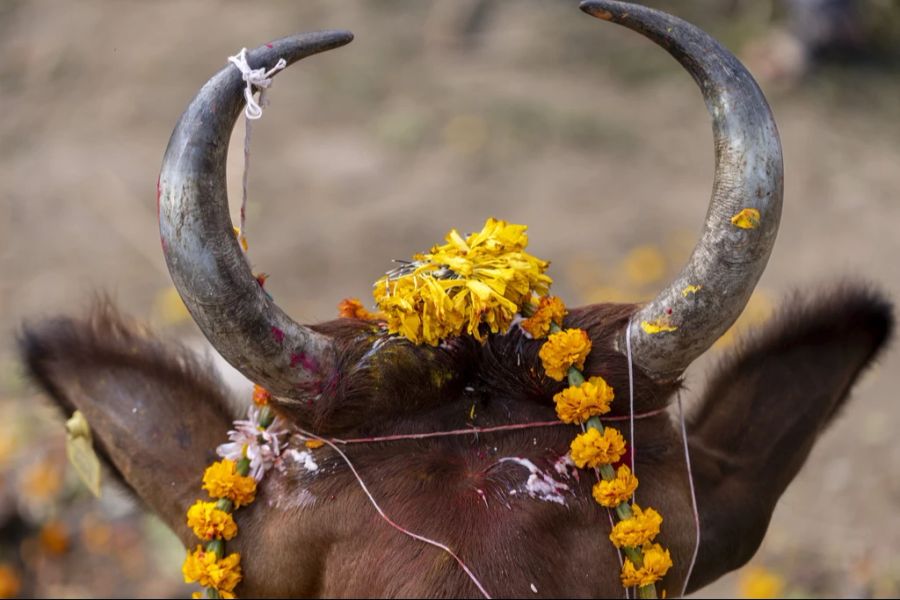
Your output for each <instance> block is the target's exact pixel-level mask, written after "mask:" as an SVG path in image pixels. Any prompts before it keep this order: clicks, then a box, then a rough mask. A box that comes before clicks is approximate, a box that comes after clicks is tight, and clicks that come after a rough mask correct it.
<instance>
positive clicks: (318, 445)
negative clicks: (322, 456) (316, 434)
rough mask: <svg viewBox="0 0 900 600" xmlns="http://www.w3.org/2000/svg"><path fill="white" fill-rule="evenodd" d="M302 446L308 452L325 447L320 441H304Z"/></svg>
mask: <svg viewBox="0 0 900 600" xmlns="http://www.w3.org/2000/svg"><path fill="white" fill-rule="evenodd" d="M303 445H304V446H306V447H307V448H309V449H310V450H315V449H316V448H321V447H322V446H324V445H325V442H323V441H322V440H306V441H305V442H303Z"/></svg>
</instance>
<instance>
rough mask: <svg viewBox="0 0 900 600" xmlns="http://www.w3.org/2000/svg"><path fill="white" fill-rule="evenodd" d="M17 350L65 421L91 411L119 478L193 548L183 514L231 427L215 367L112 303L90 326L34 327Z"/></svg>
mask: <svg viewBox="0 0 900 600" xmlns="http://www.w3.org/2000/svg"><path fill="white" fill-rule="evenodd" d="M19 347H20V352H21V355H22V358H23V361H24V363H25V365H26V369H27V371H28V373H29V375H30V376H31V378H32V379H33V380H34V381H35V382H37V384H38V385H39V386H40V387H41V388H43V390H44V391H46V392H47V394H48V395H49V396H50V397H51V398H52V399H53V400H54V401H55V402H56V404H58V405H59V406H60V408H62V410H63V411H64V413H65V414H66V416H69V415H70V414H71V413H72V412H74V411H75V410H79V411H81V412H82V413H83V415H84V416H85V418H86V420H87V422H88V424H89V425H90V427H91V430H92V434H93V441H94V447H95V449H96V450H97V452H98V454H99V455H100V456H101V458H102V459H104V460H105V462H107V464H108V465H109V466H111V467H112V470H113V471H114V473H116V474H117V475H118V476H120V477H121V478H122V479H123V480H124V481H125V483H126V484H127V485H128V486H129V487H131V488H132V489H133V490H134V492H135V493H136V494H137V495H138V496H139V497H140V498H141V499H142V500H143V501H144V502H145V503H146V504H147V505H148V506H149V508H150V509H152V510H153V511H155V512H156V513H157V514H158V515H160V517H162V519H163V520H164V521H165V522H166V523H167V524H168V525H169V526H170V527H171V528H172V529H173V530H174V531H175V532H176V533H177V534H178V535H179V537H181V538H182V540H184V541H189V540H190V539H191V537H190V532H189V530H188V529H187V526H186V524H185V520H184V512H185V510H186V508H187V507H188V506H189V505H190V504H191V503H192V502H193V501H194V500H196V498H198V497H199V495H200V494H201V491H200V482H201V479H202V475H203V471H204V468H205V467H206V466H207V465H208V464H209V463H210V462H212V461H213V460H215V448H216V445H217V444H218V443H219V442H221V441H222V439H223V435H224V434H225V432H226V431H227V430H228V428H229V426H230V425H231V422H232V415H231V414H230V410H229V409H228V403H227V400H226V397H225V395H224V393H223V392H222V389H221V387H220V385H219V384H218V383H217V382H216V381H215V380H214V379H213V377H212V376H211V375H210V374H209V372H208V370H205V369H203V368H201V366H200V365H199V364H198V363H197V361H196V359H195V358H194V357H193V356H192V355H191V354H190V353H189V352H188V351H186V350H185V349H183V348H179V347H177V346H172V345H163V344H162V343H161V342H160V341H159V340H157V339H155V338H153V337H151V335H150V334H149V333H148V332H147V331H146V330H145V329H144V328H142V327H140V326H138V325H136V324H134V323H130V322H128V321H126V320H125V319H123V318H122V317H121V316H120V315H118V314H117V312H116V311H115V309H114V308H113V307H112V306H111V305H110V304H109V303H108V302H100V303H98V305H97V307H96V308H95V309H94V310H93V311H92V313H91V314H90V316H89V317H88V318H87V319H85V320H73V319H67V318H61V319H56V320H50V321H45V322H43V323H41V324H40V325H38V326H34V327H26V328H25V329H24V331H23V333H22V335H21V337H20V340H19ZM60 431H61V432H62V427H60Z"/></svg>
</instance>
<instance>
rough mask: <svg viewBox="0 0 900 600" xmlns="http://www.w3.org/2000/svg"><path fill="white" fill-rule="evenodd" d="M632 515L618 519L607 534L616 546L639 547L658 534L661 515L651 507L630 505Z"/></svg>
mask: <svg viewBox="0 0 900 600" xmlns="http://www.w3.org/2000/svg"><path fill="white" fill-rule="evenodd" d="M631 512H632V517H631V518H630V519H625V520H624V521H619V522H618V523H616V526H615V527H613V529H612V531H611V532H610V534H609V540H610V541H611V542H612V543H613V545H614V546H615V547H616V548H622V547H623V546H630V547H631V548H640V547H641V546H643V545H644V544H649V543H650V542H652V541H653V538H655V537H656V536H657V534H659V526H660V525H662V521H663V518H662V515H660V514H659V513H658V512H656V511H655V510H653V509H652V508H649V507H648V508H645V509H644V510H641V507H640V506H638V505H637V504H632V505H631Z"/></svg>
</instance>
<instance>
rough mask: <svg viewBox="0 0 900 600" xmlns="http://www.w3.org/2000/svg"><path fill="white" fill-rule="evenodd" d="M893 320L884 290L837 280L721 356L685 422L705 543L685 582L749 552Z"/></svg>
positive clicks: (701, 581)
mask: <svg viewBox="0 0 900 600" xmlns="http://www.w3.org/2000/svg"><path fill="white" fill-rule="evenodd" d="M892 327H893V318H892V315H891V306H890V304H889V303H888V302H887V301H886V300H885V299H884V298H883V297H881V296H880V295H879V294H877V293H874V292H871V291H868V290H865V289H861V288H849V287H848V288H842V289H840V290H838V291H836V292H834V293H832V294H831V295H829V296H828V297H826V298H824V299H822V300H819V301H816V302H812V303H805V304H804V303H802V302H800V301H799V299H795V301H793V302H790V303H789V307H788V308H787V310H785V311H783V313H782V314H781V315H780V316H779V317H777V318H776V319H774V320H773V321H772V322H771V323H770V324H769V325H767V326H766V327H765V328H764V329H763V330H762V331H761V332H760V333H759V334H758V335H757V336H756V337H755V338H754V339H752V340H750V341H748V342H747V343H745V344H744V346H743V347H742V348H741V349H739V350H738V351H736V352H735V353H734V354H733V355H732V356H730V357H729V358H728V359H726V360H725V361H724V363H723V364H722V366H721V368H720V369H719V371H718V373H717V374H716V375H715V376H714V377H713V378H712V380H711V382H710V385H709V387H708V390H707V392H706V394H705V397H704V398H703V402H702V404H701V405H700V407H699V410H698V412H697V413H696V415H695V418H694V419H693V423H692V424H691V425H690V426H689V431H690V445H691V454H692V460H693V462H694V478H695V485H696V487H697V502H698V505H699V510H700V515H701V544H700V552H699V555H698V557H697V563H696V567H695V570H694V574H693V576H692V577H691V581H690V586H689V589H688V591H691V590H696V589H697V588H699V587H702V586H704V585H706V584H707V583H710V582H711V581H713V580H715V579H717V578H718V577H720V576H721V575H723V574H725V573H727V572H728V571H731V570H733V569H736V568H738V567H740V566H741V565H743V564H744V563H746V562H747V561H748V560H750V558H751V557H752V556H753V554H754V553H755V552H756V550H757V549H758V548H759V544H760V543H761V542H762V538H763V536H764V534H765V531H766V528H767V527H768V524H769V519H770V518H771V515H772V511H773V510H774V508H775V503H776V502H777V501H778V498H779V497H780V496H781V494H782V493H783V492H784V490H785V488H786V487H787V485H788V484H789V483H790V482H791V480H792V479H793V478H794V476H795V475H796V474H797V472H798V471H799V470H800V468H801V467H802V466H803V463H804V461H805V460H806V457H807V456H808V455H809V451H810V449H811V448H812V446H813V443H814V441H815V439H816V438H817V437H818V435H819V434H820V433H822V431H823V430H824V429H825V428H826V427H827V426H828V424H829V423H830V422H831V420H832V419H833V417H834V416H835V414H836V413H837V412H838V410H839V409H840V408H841V407H842V406H843V405H844V402H845V401H846V399H847V396H848V394H849V392H850V389H851V388H852V386H853V384H854V382H855V381H856V379H857V378H858V377H859V375H860V373H861V372H862V371H863V370H864V369H865V367H866V366H867V365H868V364H870V363H871V361H872V360H873V359H874V358H875V356H876V354H877V353H878V352H879V350H880V349H881V348H882V347H883V346H884V345H885V343H886V341H887V340H888V338H889V337H890V334H891V330H892Z"/></svg>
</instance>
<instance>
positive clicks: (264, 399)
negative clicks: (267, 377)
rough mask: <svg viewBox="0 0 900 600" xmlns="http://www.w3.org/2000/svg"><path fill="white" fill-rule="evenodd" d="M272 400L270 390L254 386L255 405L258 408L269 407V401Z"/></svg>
mask: <svg viewBox="0 0 900 600" xmlns="http://www.w3.org/2000/svg"><path fill="white" fill-rule="evenodd" d="M271 399H272V394H270V393H269V390H267V389H266V388H264V387H263V386H261V385H256V384H255V383H254V384H253V404H255V405H257V406H268V405H269V400H271Z"/></svg>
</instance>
